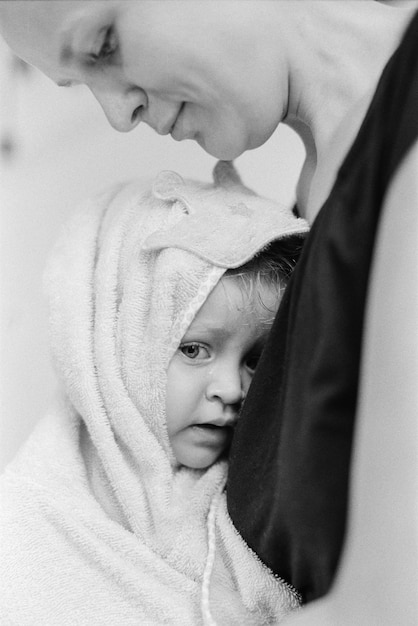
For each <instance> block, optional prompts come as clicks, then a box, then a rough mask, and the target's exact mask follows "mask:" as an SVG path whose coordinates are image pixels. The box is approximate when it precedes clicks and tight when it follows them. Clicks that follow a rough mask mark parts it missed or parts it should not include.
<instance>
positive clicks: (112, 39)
mask: <svg viewBox="0 0 418 626" xmlns="http://www.w3.org/2000/svg"><path fill="white" fill-rule="evenodd" d="M102 33H103V34H102V38H101V39H100V40H99V42H98V45H97V49H96V50H93V51H92V52H90V53H89V55H88V57H89V61H90V62H91V63H97V62H98V61H106V60H108V59H109V58H110V57H111V56H112V55H113V54H114V53H115V52H116V50H117V47H118V44H117V37H116V33H115V31H114V29H113V26H109V27H108V28H107V29H106V30H103V31H102Z"/></svg>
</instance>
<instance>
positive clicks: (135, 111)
mask: <svg viewBox="0 0 418 626" xmlns="http://www.w3.org/2000/svg"><path fill="white" fill-rule="evenodd" d="M90 90H91V92H92V93H93V95H94V97H95V98H96V100H97V101H98V102H99V104H100V106H101V107H102V109H103V111H104V113H105V115H106V117H107V119H108V121H109V124H110V125H111V126H113V128H115V129H116V130H118V131H120V132H122V133H127V132H129V131H130V130H132V129H133V128H135V126H137V125H138V123H139V122H140V121H141V111H142V109H144V108H146V107H147V105H148V100H147V96H146V94H145V92H144V91H142V89H140V88H139V87H131V88H127V89H123V88H120V89H117V90H116V89H115V90H113V91H108V90H106V91H105V90H103V91H102V90H99V89H96V88H94V87H90Z"/></svg>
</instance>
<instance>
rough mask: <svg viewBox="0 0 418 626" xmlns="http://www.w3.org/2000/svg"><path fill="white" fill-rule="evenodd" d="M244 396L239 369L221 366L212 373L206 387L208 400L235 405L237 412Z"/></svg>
mask: <svg viewBox="0 0 418 626" xmlns="http://www.w3.org/2000/svg"><path fill="white" fill-rule="evenodd" d="M244 397H245V392H244V386H243V381H242V378H241V375H240V372H239V370H238V369H237V370H235V369H233V368H228V369H227V368H222V369H220V370H219V371H218V372H216V374H214V375H213V376H212V378H211V380H210V381H209V383H208V385H207V389H206V398H207V399H208V400H219V401H220V402H222V404H223V405H225V406H231V407H235V412H236V413H237V412H238V410H239V408H240V406H241V404H242V402H243V400H244Z"/></svg>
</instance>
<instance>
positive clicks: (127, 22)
mask: <svg viewBox="0 0 418 626" xmlns="http://www.w3.org/2000/svg"><path fill="white" fill-rule="evenodd" d="M1 4H2V5H9V6H8V8H4V7H3V8H2V9H1V12H2V13H3V14H4V15H3V18H4V19H3V31H4V36H5V39H6V41H8V43H9V44H10V46H11V47H12V48H13V49H14V50H15V51H16V53H17V54H18V55H19V56H21V57H22V58H24V59H25V60H27V61H28V62H29V63H31V64H33V65H35V66H37V67H39V69H41V70H42V71H43V72H44V73H45V74H47V75H48V76H49V77H50V78H52V79H53V80H54V81H55V82H57V83H58V84H60V85H64V86H71V85H73V84H78V83H84V84H86V85H87V86H88V87H89V88H90V89H91V91H92V92H93V94H94V95H95V97H96V98H97V100H98V101H99V102H100V104H101V106H102V108H103V109H104V111H105V113H106V116H107V118H108V120H109V122H110V123H111V124H112V126H114V127H115V128H116V129H117V130H120V131H129V130H131V129H132V128H134V127H135V126H136V125H137V124H138V122H140V121H144V122H145V123H147V124H149V125H150V126H151V127H152V128H154V130H156V131H157V132H158V133H159V134H162V135H165V134H169V133H170V134H171V135H172V137H173V138H174V139H176V140H178V141H181V140H183V139H193V140H195V141H197V142H198V143H199V144H200V145H201V146H202V147H203V148H204V149H205V150H206V151H207V152H209V153H210V154H212V155H213V156H215V157H217V158H223V159H232V158H235V157H237V156H238V155H239V154H241V153H242V152H244V151H245V150H247V149H252V148H256V147H258V146H259V145H261V144H262V143H264V141H266V140H267V139H268V137H269V136H270V135H271V133H272V132H273V130H274V129H275V127H276V126H277V124H278V122H279V121H280V119H281V117H282V115H283V112H284V109H285V97H286V96H287V93H286V92H283V89H281V88H282V87H284V86H285V83H286V81H285V80H284V76H283V81H282V83H283V84H280V81H279V80H278V76H280V72H279V68H277V67H276V66H275V64H274V62H273V60H272V59H271V58H270V56H271V55H270V56H269V55H268V54H267V53H266V50H264V48H266V49H267V47H266V46H264V47H263V46H262V45H261V44H260V42H261V41H262V39H263V37H262V30H263V27H264V26H263V20H265V18H266V15H265V11H260V6H261V4H265V5H266V6H267V5H269V4H271V3H269V2H268V3H258V2H244V3H242V2H224V1H222V0H221V1H219V2H217V1H215V0H209V1H208V0H206V1H205V2H199V1H193V2H191V1H190V0H185V1H180V2H177V1H175V0H165V1H164V0H162V1H158V0H150V1H146V0H141V1H136V2H133V1H126V2H112V1H110V0H107V1H104V2H92V1H89V2H13V3H12V2H7V3H1ZM10 5H13V6H10ZM257 9H258V10H257ZM264 25H265V24H264ZM249 29H251V30H249ZM258 35H261V37H258ZM250 37H251V39H250ZM257 42H258V43H257Z"/></svg>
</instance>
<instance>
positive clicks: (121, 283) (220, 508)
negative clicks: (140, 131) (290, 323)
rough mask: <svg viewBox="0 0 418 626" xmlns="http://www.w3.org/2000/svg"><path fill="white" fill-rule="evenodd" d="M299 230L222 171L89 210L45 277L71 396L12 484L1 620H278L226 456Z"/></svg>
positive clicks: (9, 475) (282, 589)
mask: <svg viewBox="0 0 418 626" xmlns="http://www.w3.org/2000/svg"><path fill="white" fill-rule="evenodd" d="M306 231H307V226H306V223H305V222H304V221H303V220H301V219H298V218H296V217H295V216H294V215H293V214H292V212H291V210H290V209H286V208H284V207H281V206H280V205H278V204H276V203H273V202H270V201H268V200H266V199H263V198H260V197H259V196H257V195H256V194H254V193H253V192H251V191H250V190H249V189H247V188H246V187H244V186H243V185H242V183H241V182H240V180H239V177H238V175H237V174H236V172H235V170H234V168H233V166H232V164H230V163H227V162H220V163H218V164H217V166H216V168H215V170H214V182H213V184H201V183H195V182H192V181H184V180H183V179H182V178H181V177H180V176H178V175H177V174H175V173H173V172H163V173H162V174H161V175H160V176H159V177H158V178H157V180H156V181H155V182H154V185H153V188H152V190H151V189H150V187H149V186H147V185H144V183H134V184H130V185H127V186H126V185H125V186H120V187H119V188H117V189H112V190H111V191H110V192H107V193H105V194H103V195H102V196H101V197H99V198H96V199H94V200H93V201H91V202H90V203H88V204H87V206H84V207H82V211H81V212H79V213H78V214H77V215H76V216H75V217H74V219H73V220H72V222H71V223H70V224H69V226H68V227H67V229H66V231H65V232H64V233H63V236H62V237H61V239H60V241H59V242H58V244H57V246H56V248H55V250H54V253H53V256H52V259H51V262H50V264H49V268H48V271H47V274H46V286H47V290H48V292H49V298H50V309H51V339H52V348H53V353H54V357H55V362H56V366H57V372H58V375H59V378H60V381H61V383H62V388H63V393H62V399H61V400H60V402H59V403H57V406H56V407H54V409H53V410H52V411H51V412H50V414H49V415H48V416H46V418H45V419H44V420H42V421H41V422H40V423H39V425H38V427H37V429H36V430H35V432H34V433H33V435H32V436H31V437H30V439H29V441H28V442H27V443H26V444H25V446H24V447H23V449H22V450H21V452H20V454H19V455H18V457H17V458H16V459H15V461H14V462H13V463H12V464H11V465H10V466H9V467H8V469H7V470H6V473H5V475H4V476H3V478H2V484H1V488H2V502H3V512H2V538H1V543H2V546H4V549H3V550H2V552H3V555H2V556H3V558H2V566H1V567H2V593H1V596H0V597H1V600H0V607H1V610H0V616H1V621H2V623H9V622H11V623H16V624H19V626H25V625H26V624H27V625H29V624H47V623H51V624H59V625H60V626H65V625H66V624H68V625H70V624H71V625H74V624H89V626H91V625H93V626H94V625H97V626H99V625H100V626H103V625H106V624H109V625H112V626H114V625H115V624H118V625H119V624H120V625H122V626H123V625H129V624H132V625H133V624H144V625H148V624H149V625H158V624H173V625H174V624H179V625H182V626H184V625H190V626H196V625H197V624H200V623H203V624H212V625H213V624H216V623H219V624H228V625H231V626H232V625H235V624H236V625H242V624H252V625H255V624H269V623H271V624H277V623H278V622H279V621H280V619H281V618H282V617H284V616H285V615H286V614H287V613H288V612H289V611H291V610H292V609H294V608H296V607H297V606H298V605H299V598H298V594H297V592H296V591H295V590H294V589H292V588H291V587H290V586H289V585H287V584H286V583H285V582H284V581H282V580H280V579H277V578H276V577H275V576H273V574H272V573H271V572H270V571H269V570H268V569H267V568H266V567H265V566H264V565H263V564H262V563H261V562H260V561H259V560H258V559H257V557H256V556H255V555H254V554H253V553H252V552H251V550H250V549H249V548H248V546H247V545H246V544H245V543H244V541H243V540H242V539H241V537H240V536H239V534H238V533H237V532H236V531H235V529H234V527H233V525H232V523H231V520H230V518H229V515H228V512H227V509H226V498H225V483H226V476H227V453H228V448H229V445H230V442H231V438H232V434H233V429H234V426H235V424H236V423H237V420H238V419H239V411H240V407H241V406H242V403H243V401H244V398H245V396H246V393H247V391H248V388H249V385H250V382H251V379H252V376H253V374H254V370H255V368H256V365H257V362H258V359H259V358H260V355H261V352H262V349H263V345H264V342H265V340H266V337H267V334H268V332H269V329H270V327H271V325H272V322H273V319H274V314H275V312H276V310H277V308H278V304H279V301H280V298H281V296H282V293H283V289H284V287H285V284H286V282H287V280H288V277H289V274H290V272H291V270H292V268H293V266H294V263H295V261H296V258H297V256H298V254H299V251H300V248H301V242H302V238H303V236H304V234H305V233H306Z"/></svg>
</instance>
